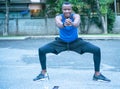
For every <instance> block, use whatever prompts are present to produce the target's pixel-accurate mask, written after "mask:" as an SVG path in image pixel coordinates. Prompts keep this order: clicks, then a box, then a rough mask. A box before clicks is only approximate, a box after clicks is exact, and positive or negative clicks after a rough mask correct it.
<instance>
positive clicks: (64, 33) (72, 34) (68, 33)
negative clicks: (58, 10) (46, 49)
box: [59, 14, 78, 42]
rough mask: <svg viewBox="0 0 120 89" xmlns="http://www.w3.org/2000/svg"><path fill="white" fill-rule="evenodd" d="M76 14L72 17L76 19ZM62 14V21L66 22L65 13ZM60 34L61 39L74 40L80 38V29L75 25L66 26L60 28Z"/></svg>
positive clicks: (65, 40)
mask: <svg viewBox="0 0 120 89" xmlns="http://www.w3.org/2000/svg"><path fill="white" fill-rule="evenodd" d="M73 15H74V14H71V16H70V19H71V20H72V21H74V18H73ZM61 16H62V22H63V23H64V22H65V19H66V18H65V17H64V15H63V14H61ZM59 34H60V39H62V40H63V41H64V42H72V41H74V40H76V39H77V38H78V29H77V27H74V26H65V27H64V28H59Z"/></svg>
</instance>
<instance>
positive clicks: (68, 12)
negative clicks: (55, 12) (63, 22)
mask: <svg viewBox="0 0 120 89" xmlns="http://www.w3.org/2000/svg"><path fill="white" fill-rule="evenodd" d="M62 11H63V14H64V16H65V17H66V18H69V17H70V15H71V13H72V6H71V4H68V5H66V4H64V5H63V6H62Z"/></svg>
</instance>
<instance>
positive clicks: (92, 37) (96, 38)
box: [0, 35, 120, 40]
mask: <svg viewBox="0 0 120 89" xmlns="http://www.w3.org/2000/svg"><path fill="white" fill-rule="evenodd" d="M55 37H59V36H58V35H47V36H21V37H0V40H26V39H41V38H46V39H49V38H52V39H54V38H55ZM79 37H81V38H83V39H86V40H120V36H119V35H117V36H116V35H113V36H111V35H107V36H103V35H79Z"/></svg>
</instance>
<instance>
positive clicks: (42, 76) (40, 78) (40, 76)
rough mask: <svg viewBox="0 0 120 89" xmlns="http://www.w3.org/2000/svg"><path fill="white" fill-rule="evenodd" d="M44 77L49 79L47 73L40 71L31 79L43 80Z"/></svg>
mask: <svg viewBox="0 0 120 89" xmlns="http://www.w3.org/2000/svg"><path fill="white" fill-rule="evenodd" d="M46 78H47V79H49V76H48V74H47V73H45V74H42V73H40V74H39V75H38V76H37V77H36V78H34V79H33V81H37V80H45V79H46Z"/></svg>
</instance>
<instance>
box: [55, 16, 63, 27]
mask: <svg viewBox="0 0 120 89" xmlns="http://www.w3.org/2000/svg"><path fill="white" fill-rule="evenodd" d="M61 20H62V17H61V16H56V17H55V23H56V25H57V27H59V28H63V27H64V26H63V22H62V21H61Z"/></svg>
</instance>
